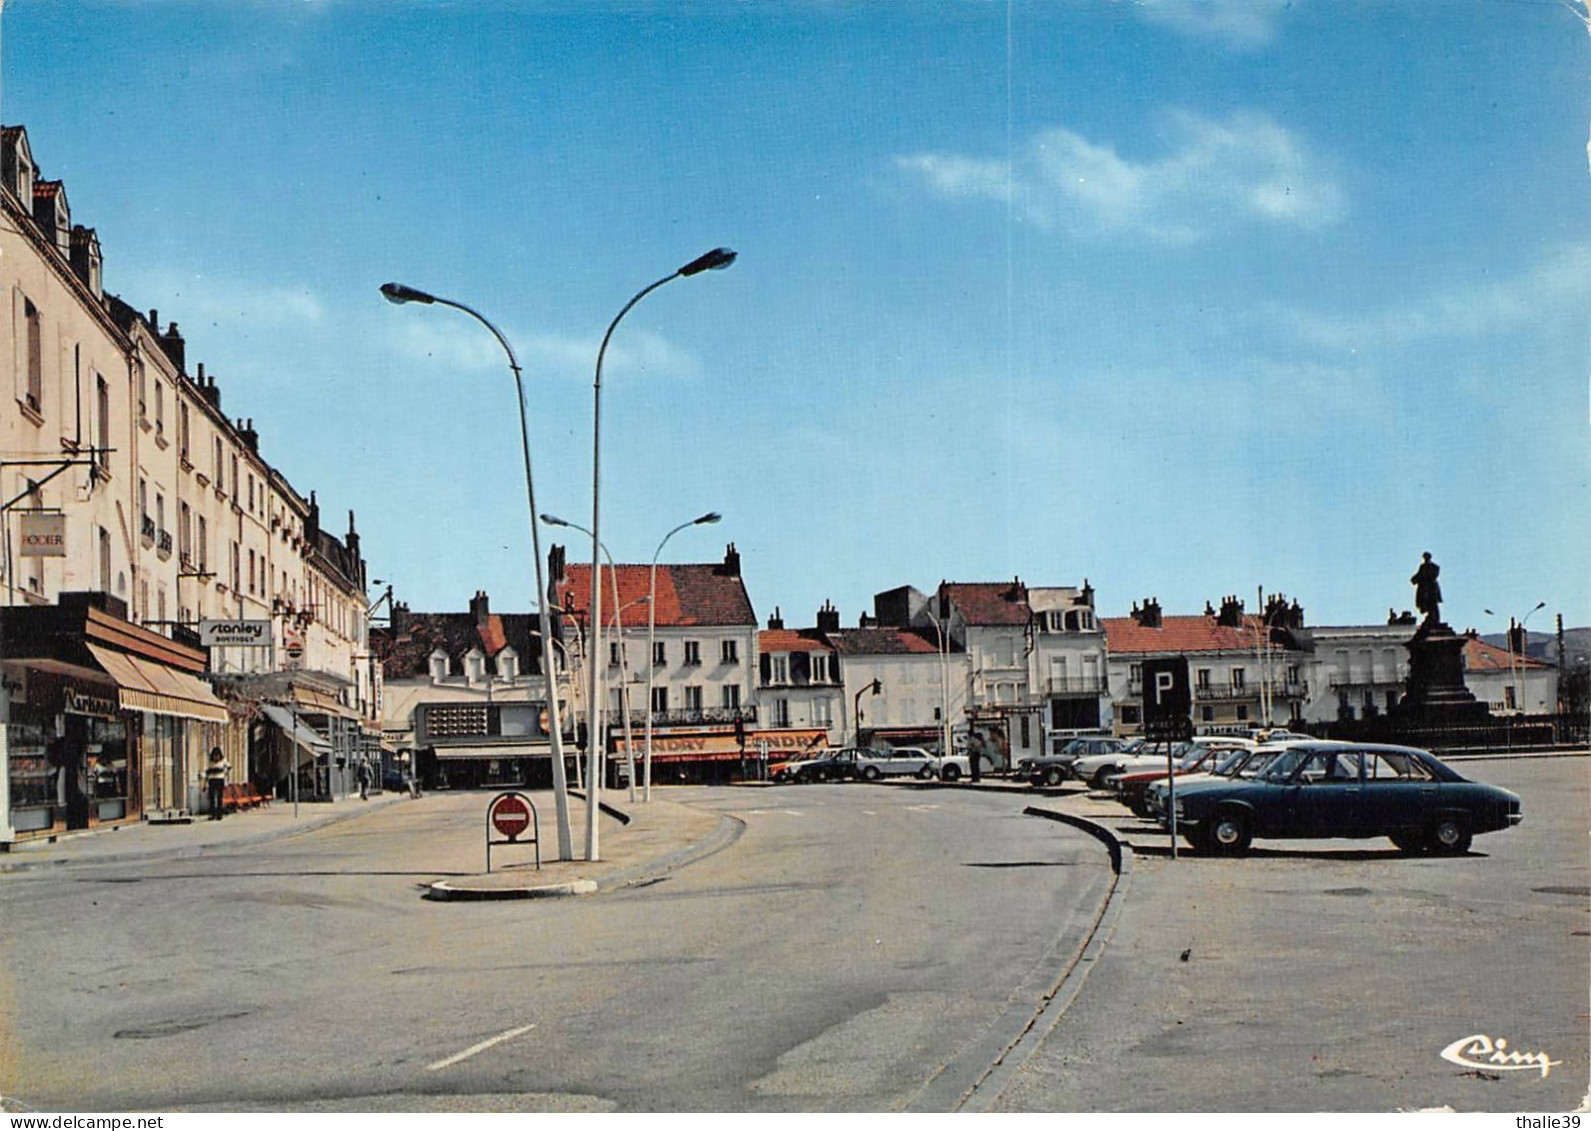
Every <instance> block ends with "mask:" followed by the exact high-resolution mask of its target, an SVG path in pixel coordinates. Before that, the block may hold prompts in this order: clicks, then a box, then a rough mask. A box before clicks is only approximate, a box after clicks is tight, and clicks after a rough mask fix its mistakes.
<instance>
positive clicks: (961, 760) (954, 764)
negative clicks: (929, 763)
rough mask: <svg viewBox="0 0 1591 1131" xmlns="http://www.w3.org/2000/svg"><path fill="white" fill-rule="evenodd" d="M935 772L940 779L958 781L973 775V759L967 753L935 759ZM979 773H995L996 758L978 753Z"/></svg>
mask: <svg viewBox="0 0 1591 1131" xmlns="http://www.w3.org/2000/svg"><path fill="white" fill-rule="evenodd" d="M934 772H935V773H936V774H937V775H938V776H939V780H940V781H957V780H959V779H961V778H969V777H971V776H972V759H971V758H970V757H969V756H968V755H967V754H965V753H958V754H952V755H950V756H949V757H948V758H935V759H934ZM978 773H979V774H992V773H994V759H992V758H990V757H989V756H988V755H987V754H979V755H978Z"/></svg>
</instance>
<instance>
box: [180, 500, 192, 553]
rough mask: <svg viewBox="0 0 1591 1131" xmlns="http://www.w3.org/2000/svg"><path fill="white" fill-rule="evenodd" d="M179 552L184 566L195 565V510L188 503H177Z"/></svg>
mask: <svg viewBox="0 0 1591 1131" xmlns="http://www.w3.org/2000/svg"><path fill="white" fill-rule="evenodd" d="M177 552H178V553H179V554H180V555H181V558H180V561H181V563H182V565H183V568H185V569H186V568H191V567H192V565H193V512H192V511H191V510H190V509H189V508H188V504H187V503H178V504H177Z"/></svg>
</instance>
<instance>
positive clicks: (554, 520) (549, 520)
mask: <svg viewBox="0 0 1591 1131" xmlns="http://www.w3.org/2000/svg"><path fill="white" fill-rule="evenodd" d="M541 520H542V521H543V522H545V523H546V524H547V525H548V526H568V525H569V524H568V523H567V522H565V521H564V520H563V519H561V518H559V517H558V516H557V515H555V514H544V515H542V516H541Z"/></svg>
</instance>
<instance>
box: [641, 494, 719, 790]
mask: <svg viewBox="0 0 1591 1131" xmlns="http://www.w3.org/2000/svg"><path fill="white" fill-rule="evenodd" d="M723 517H724V516H723V515H721V514H719V513H718V512H717V511H708V512H707V513H706V514H704V515H702V516H701V517H700V518H693V519H691V520H690V521H689V522H682V523H680V524H679V525H678V526H676V527H675V528H674V529H673V530H670V531H669V532H668V533H667V534H665V535H663V540H662V541H661V542H659V543H658V544H657V553H655V554H653V555H652V580H651V584H650V585H649V586H648V588H647V593H648V594H649V595H650V597H651V606H650V607H649V608H648V609H647V610H646V757H645V764H646V769H645V771H644V776H645V779H646V791H645V793H644V794H643V796H644V797H645V799H646V800H647V801H650V800H652V673H653V672H655V671H656V670H657V659H656V655H655V653H656V650H657V560H658V558H660V557H662V556H663V547H664V546H667V545H668V540H669V539H670V538H672V537H674V535H676V534H678V533H679V532H680V531H681V530H684V529H685V528H686V527H688V526H707V525H710V524H712V523H715V522H719V521H721V520H722V519H723Z"/></svg>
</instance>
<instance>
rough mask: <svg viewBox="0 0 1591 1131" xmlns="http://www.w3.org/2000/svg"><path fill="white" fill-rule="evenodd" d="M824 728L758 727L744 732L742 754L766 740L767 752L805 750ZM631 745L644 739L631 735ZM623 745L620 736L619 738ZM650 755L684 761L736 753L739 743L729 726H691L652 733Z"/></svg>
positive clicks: (818, 741)
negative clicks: (726, 728) (723, 728)
mask: <svg viewBox="0 0 1591 1131" xmlns="http://www.w3.org/2000/svg"><path fill="white" fill-rule="evenodd" d="M827 734H828V732H827V731H822V730H759V731H750V732H748V733H747V735H746V754H747V756H748V757H755V756H756V754H757V752H758V750H759V747H760V745H761V744H762V743H767V750H768V753H769V754H782V753H789V752H792V751H797V750H806V749H807V748H808V747H811V746H813V745H822V744H823V742H824V739H825V738H826V737H827ZM635 748H636V749H637V750H642V749H644V748H645V740H644V739H642V738H641V737H640V736H639V735H637V736H635ZM619 749H620V750H623V749H624V740H623V739H620V740H619ZM652 757H653V758H663V759H671V760H673V761H685V760H687V759H691V758H727V757H734V758H738V757H740V743H739V742H737V741H735V732H734V731H733V730H691V731H674V732H672V733H668V734H664V733H660V732H656V731H654V732H653V734H652Z"/></svg>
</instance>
